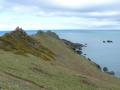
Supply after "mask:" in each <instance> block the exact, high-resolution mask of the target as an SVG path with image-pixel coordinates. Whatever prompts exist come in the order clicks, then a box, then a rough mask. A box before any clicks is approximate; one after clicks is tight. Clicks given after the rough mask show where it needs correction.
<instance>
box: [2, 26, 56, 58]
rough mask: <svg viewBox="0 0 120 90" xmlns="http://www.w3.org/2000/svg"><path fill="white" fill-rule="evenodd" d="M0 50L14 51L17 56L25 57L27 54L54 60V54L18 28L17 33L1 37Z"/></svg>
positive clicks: (13, 32)
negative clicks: (22, 55)
mask: <svg viewBox="0 0 120 90" xmlns="http://www.w3.org/2000/svg"><path fill="white" fill-rule="evenodd" d="M0 48H1V49H4V50H8V51H13V52H14V53H16V54H24V55H25V54H26V53H30V54H33V55H35V56H40V57H42V58H44V59H46V60H52V59H54V58H53V56H54V53H52V52H51V51H50V50H48V49H47V48H45V47H44V46H42V45H41V44H40V43H39V42H37V41H36V40H34V39H33V38H32V37H30V36H29V35H27V33H26V32H24V31H23V30H22V28H19V27H17V28H16V29H15V31H12V32H10V33H6V34H5V35H3V36H2V37H0Z"/></svg>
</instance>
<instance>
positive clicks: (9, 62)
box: [0, 32, 120, 90]
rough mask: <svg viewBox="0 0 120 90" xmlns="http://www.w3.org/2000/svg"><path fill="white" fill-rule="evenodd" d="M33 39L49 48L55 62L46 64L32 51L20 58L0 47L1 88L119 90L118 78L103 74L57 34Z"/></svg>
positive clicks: (6, 89) (11, 89)
mask: <svg viewBox="0 0 120 90" xmlns="http://www.w3.org/2000/svg"><path fill="white" fill-rule="evenodd" d="M30 38H32V39H33V40H35V42H37V43H40V45H41V46H43V47H44V48H47V50H49V51H50V52H49V54H50V53H51V52H52V53H54V55H53V57H54V59H53V60H49V61H46V59H45V58H43V57H41V56H36V55H34V54H33V53H30V52H27V53H26V55H21V54H16V53H14V52H13V51H14V49H13V48H12V50H8V51H5V49H3V48H1V49H0V87H1V88H3V90H120V86H119V85H120V80H119V79H117V78H115V77H113V76H109V75H108V74H105V73H102V72H101V71H100V70H99V69H98V68H97V67H96V64H95V63H93V62H91V61H89V60H87V59H86V58H85V57H83V56H81V55H78V54H77V53H75V52H74V51H73V50H72V49H70V47H69V46H68V45H66V44H65V43H64V42H63V41H62V40H60V39H59V38H58V36H57V38H56V35H55V33H54V34H53V33H52V32H47V33H44V32H42V33H39V34H36V35H34V36H32V37H30ZM2 41H3V40H2ZM21 42H23V41H21ZM10 45H11V44H10ZM38 49H39V48H38ZM16 50H17V49H16ZM44 50H46V49H44ZM44 54H46V55H48V54H47V53H44Z"/></svg>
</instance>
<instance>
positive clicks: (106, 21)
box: [0, 0, 120, 28]
mask: <svg viewBox="0 0 120 90" xmlns="http://www.w3.org/2000/svg"><path fill="white" fill-rule="evenodd" d="M119 5H120V1H118V0H1V1H0V12H2V13H4V14H5V15H6V17H7V15H8V16H9V15H10V16H11V19H8V21H7V20H6V22H10V20H13V19H12V18H13V17H14V16H15V17H17V18H20V17H22V16H23V15H24V19H21V20H22V22H24V21H25V22H26V21H27V20H28V17H29V16H31V17H35V18H36V19H35V20H36V22H39V21H37V19H38V20H39V18H40V19H41V18H44V20H43V22H44V21H45V20H46V22H49V21H48V20H49V18H52V19H53V20H54V21H55V22H57V23H56V24H55V23H54V25H56V26H58V25H59V24H61V25H60V26H63V25H65V24H66V25H68V24H70V25H73V27H91V28H94V27H95V28H96V27H98V28H100V27H101V28H102V27H104V28H105V27H107V26H108V28H110V26H112V27H114V26H115V27H118V26H119V22H120V17H119V16H120V10H119V7H120V6H119ZM0 16H1V15H0ZM53 17H54V18H53ZM45 18H48V20H47V19H45ZM58 18H61V19H62V18H64V19H65V18H69V19H70V18H74V19H73V21H72V19H71V20H68V19H67V21H70V22H65V20H63V22H59V19H58ZM76 19H77V20H78V21H76ZM32 20H33V19H31V21H32ZM14 21H16V22H17V20H13V21H12V22H14ZM19 21H20V19H18V22H19ZM41 23H42V21H41ZM62 23H64V24H63V25H62ZM44 24H49V25H43V26H50V25H51V23H50V22H49V23H44ZM54 25H53V26H54ZM26 26H27V25H26Z"/></svg>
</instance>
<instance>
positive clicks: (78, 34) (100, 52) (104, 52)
mask: <svg viewBox="0 0 120 90" xmlns="http://www.w3.org/2000/svg"><path fill="white" fill-rule="evenodd" d="M57 33H58V35H59V36H60V37H61V38H64V39H67V40H70V41H72V42H75V43H82V44H87V47H85V48H83V53H84V54H87V55H86V57H87V58H90V59H92V61H94V62H96V63H97V64H99V65H100V66H101V67H102V68H103V67H108V69H109V70H110V71H114V72H115V74H116V76H118V77H120V31H114V30H113V31H112V30H111V31H97V30H96V31H95V30H85V31H83V30H79V31H61V32H60V31H59V32H57ZM103 40H105V41H107V40H111V41H113V43H103Z"/></svg>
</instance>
